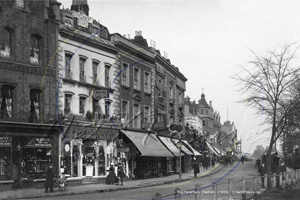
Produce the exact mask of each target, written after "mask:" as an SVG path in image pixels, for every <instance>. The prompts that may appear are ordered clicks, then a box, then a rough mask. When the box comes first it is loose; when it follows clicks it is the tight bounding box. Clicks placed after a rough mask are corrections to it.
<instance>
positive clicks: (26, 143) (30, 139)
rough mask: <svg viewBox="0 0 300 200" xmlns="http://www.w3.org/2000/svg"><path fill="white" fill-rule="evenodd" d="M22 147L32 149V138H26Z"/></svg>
mask: <svg viewBox="0 0 300 200" xmlns="http://www.w3.org/2000/svg"><path fill="white" fill-rule="evenodd" d="M24 147H34V138H26V142H25V146H24Z"/></svg>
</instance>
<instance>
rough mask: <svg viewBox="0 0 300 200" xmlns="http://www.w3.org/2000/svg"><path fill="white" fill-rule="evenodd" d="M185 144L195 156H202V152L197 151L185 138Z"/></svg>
mask: <svg viewBox="0 0 300 200" xmlns="http://www.w3.org/2000/svg"><path fill="white" fill-rule="evenodd" d="M183 142H184V144H185V145H186V146H187V147H188V149H189V150H191V151H192V152H193V153H194V155H195V156H201V155H202V154H201V153H199V152H198V151H196V150H195V149H194V148H193V147H192V146H191V145H190V144H189V143H188V142H187V141H185V140H183Z"/></svg>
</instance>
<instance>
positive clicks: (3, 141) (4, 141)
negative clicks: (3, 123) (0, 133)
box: [0, 137, 11, 147]
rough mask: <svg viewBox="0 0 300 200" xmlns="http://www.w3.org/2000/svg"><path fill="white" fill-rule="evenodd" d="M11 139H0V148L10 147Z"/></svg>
mask: <svg viewBox="0 0 300 200" xmlns="http://www.w3.org/2000/svg"><path fill="white" fill-rule="evenodd" d="M10 146H11V137H0V147H10Z"/></svg>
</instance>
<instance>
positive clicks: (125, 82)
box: [121, 63, 130, 87]
mask: <svg viewBox="0 0 300 200" xmlns="http://www.w3.org/2000/svg"><path fill="white" fill-rule="evenodd" d="M129 71H130V68H129V67H128V64H126V63H123V66H122V71H121V73H122V75H121V77H122V85H125V86H128V87H129Z"/></svg>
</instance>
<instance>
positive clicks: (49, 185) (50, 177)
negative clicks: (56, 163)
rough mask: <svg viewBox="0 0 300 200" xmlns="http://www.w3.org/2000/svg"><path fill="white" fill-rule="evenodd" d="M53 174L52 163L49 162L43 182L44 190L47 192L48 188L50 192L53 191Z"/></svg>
mask: <svg viewBox="0 0 300 200" xmlns="http://www.w3.org/2000/svg"><path fill="white" fill-rule="evenodd" d="M54 176H55V173H54V170H53V165H52V164H50V165H49V167H48V170H47V173H46V182H45V192H46V193H48V188H50V192H53V177H54Z"/></svg>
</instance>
